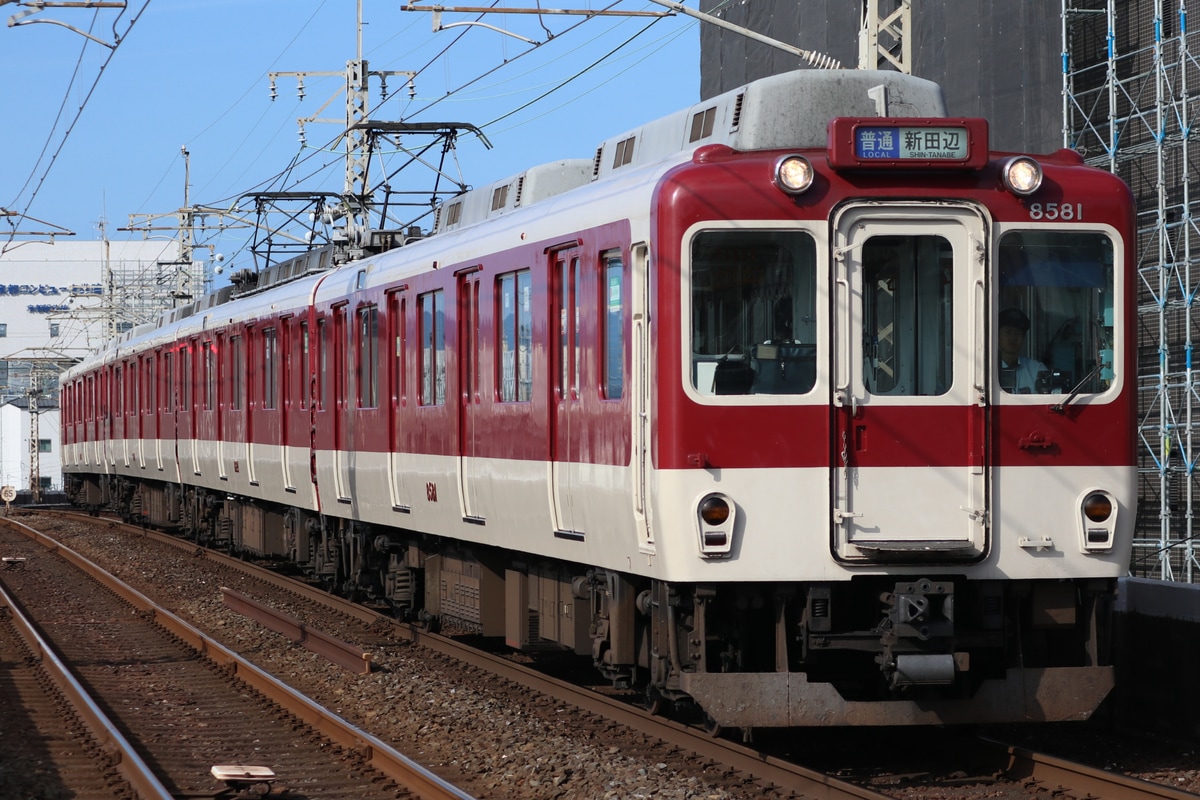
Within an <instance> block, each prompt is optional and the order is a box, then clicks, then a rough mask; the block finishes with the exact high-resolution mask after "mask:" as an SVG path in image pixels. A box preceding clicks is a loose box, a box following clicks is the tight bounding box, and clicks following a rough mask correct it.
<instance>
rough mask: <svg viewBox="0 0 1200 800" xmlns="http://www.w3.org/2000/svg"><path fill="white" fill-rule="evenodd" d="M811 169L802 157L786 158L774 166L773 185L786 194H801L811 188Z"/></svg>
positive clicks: (806, 160)
mask: <svg viewBox="0 0 1200 800" xmlns="http://www.w3.org/2000/svg"><path fill="white" fill-rule="evenodd" d="M812 182H813V167H812V164H810V163H808V159H807V158H805V157H804V156H786V157H785V158H781V159H780V160H779V163H777V164H776V165H775V185H776V186H778V187H779V188H780V189H783V190H784V191H785V192H787V193H788V194H801V193H802V192H806V191H808V187H810V186H812Z"/></svg>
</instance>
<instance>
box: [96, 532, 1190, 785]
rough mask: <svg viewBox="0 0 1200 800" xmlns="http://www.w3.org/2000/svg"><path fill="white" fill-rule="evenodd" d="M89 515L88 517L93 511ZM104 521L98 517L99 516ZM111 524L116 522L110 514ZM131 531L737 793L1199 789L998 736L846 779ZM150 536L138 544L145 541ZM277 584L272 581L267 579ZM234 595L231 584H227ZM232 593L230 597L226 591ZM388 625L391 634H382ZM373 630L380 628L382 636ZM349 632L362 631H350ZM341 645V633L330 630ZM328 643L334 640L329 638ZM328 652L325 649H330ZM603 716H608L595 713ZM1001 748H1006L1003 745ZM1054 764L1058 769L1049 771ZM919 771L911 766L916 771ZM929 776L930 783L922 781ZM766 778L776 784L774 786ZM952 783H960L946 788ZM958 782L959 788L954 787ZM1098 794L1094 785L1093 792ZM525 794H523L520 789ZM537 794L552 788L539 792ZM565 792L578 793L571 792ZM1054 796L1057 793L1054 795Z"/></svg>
mask: <svg viewBox="0 0 1200 800" xmlns="http://www.w3.org/2000/svg"><path fill="white" fill-rule="evenodd" d="M84 519H86V518H84ZM90 522H91V524H95V523H96V520H90ZM102 524H105V525H109V526H112V525H114V524H115V523H108V522H105V523H102ZM121 530H122V531H123V534H122V535H125V536H133V537H137V538H136V539H135V540H136V541H141V540H142V538H143V537H144V538H145V539H148V540H152V541H155V542H160V543H162V544H165V545H168V546H170V547H171V548H176V549H177V550H178V551H179V553H180V555H181V556H183V557H186V558H189V559H192V563H193V564H195V563H196V561H197V560H201V561H203V563H204V564H206V565H208V566H210V567H212V568H213V569H216V570H218V573H220V572H221V571H224V570H236V571H237V572H238V573H241V574H249V575H252V576H253V585H254V586H256V587H257V588H256V590H255V591H254V594H255V595H256V597H257V599H254V598H250V597H248V596H246V595H243V594H241V593H237V594H238V598H237V599H236V603H237V604H239V605H238V608H237V610H238V612H239V613H243V614H249V615H251V616H252V617H253V618H255V619H258V620H263V621H266V620H268V619H270V618H275V619H276V622H275V623H271V622H265V624H269V625H272V627H273V629H274V630H281V628H280V627H279V625H281V624H282V623H279V622H278V618H280V617H283V618H290V619H292V622H293V624H294V622H295V621H296V620H297V619H298V616H296V615H297V614H298V615H299V616H302V617H303V618H304V619H306V620H310V621H311V620H318V619H328V620H330V621H329V622H328V625H329V627H336V626H337V622H336V621H335V618H341V619H343V620H344V621H346V624H347V625H348V626H349V627H350V628H354V627H357V629H358V631H359V633H358V637H357V638H359V640H360V644H361V643H363V642H366V643H367V644H370V642H371V641H382V639H383V638H388V639H390V638H392V637H395V638H400V639H405V640H407V641H410V642H413V643H417V644H420V645H421V646H423V647H425V648H428V649H429V650H431V651H433V652H435V653H438V654H440V655H441V656H444V657H446V658H448V659H453V660H455V661H457V662H460V663H467V664H470V665H472V666H471V668H472V669H478V670H484V671H486V673H487V674H489V675H491V676H494V677H493V680H495V679H496V678H499V679H501V680H502V681H503V682H511V683H513V684H514V685H516V686H518V687H520V688H519V689H518V691H522V692H525V693H532V692H537V693H541V694H545V695H547V696H549V697H551V698H553V701H554V702H555V703H556V704H569V705H570V706H571V707H572V708H574V709H578V711H577V712H575V713H574V716H575V717H576V718H578V719H579V721H580V724H589V720H591V721H593V722H592V723H591V724H600V725H603V724H609V725H616V726H620V727H621V728H624V729H629V730H636V731H639V732H640V733H641V734H643V735H644V736H645V737H647V739H649V738H651V737H652V738H653V739H655V740H658V741H661V742H664V743H666V746H667V747H668V748H673V749H676V750H678V751H680V752H684V753H686V754H687V756H686V757H687V758H688V759H690V760H692V761H693V762H696V763H701V764H705V763H707V764H711V765H713V768H714V769H716V770H720V771H722V772H723V773H724V774H725V775H726V776H727V777H728V776H730V775H732V774H734V773H736V776H737V777H735V778H733V779H732V781H727V783H730V782H732V784H734V785H741V786H742V789H743V791H744V792H745V793H744V794H742V793H738V792H737V791H734V792H731V793H730V794H729V795H728V796H732V797H741V796H747V797H749V796H758V795H759V794H760V793H761V792H763V791H769V792H773V793H774V794H775V795H777V796H799V797H823V798H844V797H845V798H848V797H855V798H879V797H924V796H928V795H927V794H925V793H926V792H928V791H930V790H931V787H936V789H937V791H938V794H937V795H936V796H938V797H946V798H948V797H962V798H972V797H986V796H996V792H997V791H1009V792H1018V793H1020V794H1019V795H1018V796H1022V795H1024V796H1036V795H1039V794H1042V793H1043V792H1045V793H1050V794H1054V795H1065V796H1077V797H1085V796H1091V797H1122V798H1125V797H1156V798H1172V799H1173V800H1174V799H1177V798H1185V797H1194V795H1189V794H1187V793H1185V792H1180V791H1178V790H1174V789H1170V788H1169V787H1162V786H1159V785H1157V784H1149V783H1146V782H1143V781H1136V780H1132V779H1128V778H1125V777H1124V776H1121V775H1115V774H1112V773H1106V772H1104V771H1103V770H1094V769H1092V768H1089V767H1084V766H1082V765H1069V768H1064V765H1066V762H1062V761H1061V760H1060V759H1053V758H1051V757H1048V756H1038V755H1037V754H1032V753H1030V752H1029V751H1024V750H1021V749H1019V748H1013V747H1008V746H1004V747H1000V746H999V745H989V747H991V748H992V749H991V750H990V751H988V752H990V755H988V756H986V757H984V758H976V761H977V762H978V763H980V764H983V765H984V768H983V769H982V770H976V772H978V775H976V774H975V773H970V774H963V773H958V774H956V775H955V776H954V777H953V778H951V779H948V780H947V779H941V778H935V777H927V778H925V779H922V778H920V777H919V776H918V777H916V778H914V777H913V776H911V775H909V776H902V777H900V778H898V779H896V780H895V781H893V782H891V783H890V785H884V784H887V781H884V784H881V783H879V782H878V781H876V780H873V779H872V778H871V777H870V776H868V775H867V774H865V773H864V774H859V775H855V774H853V773H854V770H850V771H849V773H850V774H851V780H839V779H837V778H833V777H830V775H829V774H826V773H825V772H822V771H820V768H819V769H806V768H805V767H802V766H799V765H798V764H797V763H795V761H794V760H792V759H791V758H786V757H782V756H779V757H777V756H772V755H769V754H767V752H766V751H765V750H764V749H760V748H756V747H749V746H745V745H741V744H737V743H734V742H731V741H728V740H725V739H714V738H712V737H710V736H708V735H707V734H706V733H705V732H704V731H703V730H702V729H701V728H700V727H698V726H688V725H683V724H680V723H678V722H674V721H671V720H665V719H662V718H660V717H655V716H652V715H650V714H648V713H646V712H645V711H643V710H641V709H639V708H637V707H634V706H631V705H630V704H629V703H627V702H625V701H622V700H620V699H617V698H612V697H606V696H604V695H601V694H597V693H595V692H592V691H589V690H587V689H584V688H580V687H578V686H574V685H571V684H569V683H567V682H565V681H561V680H557V679H555V678H552V677H549V676H546V675H543V674H541V673H539V672H537V671H536V670H533V669H530V668H528V667H525V666H523V665H521V664H516V663H514V662H512V661H509V660H507V659H504V658H500V657H499V656H496V655H492V654H488V653H483V652H480V651H478V650H475V649H473V648H470V647H468V646H466V645H464V644H463V643H461V642H459V641H456V640H454V639H451V638H448V637H442V636H437V635H434V634H430V633H428V632H426V631H423V630H421V629H420V628H413V627H409V626H404V625H401V624H400V623H398V622H396V621H395V620H393V619H391V618H389V617H386V616H384V615H382V614H379V613H376V612H374V611H372V610H370V609H367V608H363V607H361V606H357V605H354V604H351V603H348V602H346V601H344V600H341V599H339V598H336V597H333V596H330V595H328V594H326V593H325V592H323V591H321V590H319V589H316V588H313V587H310V586H307V585H304V584H301V583H297V582H296V581H294V580H292V579H290V578H287V577H285V576H281V575H278V574H275V573H272V572H269V571H266V570H262V569H260V568H258V567H255V566H254V565H251V564H247V563H246V562H243V561H239V560H237V559H232V558H229V557H227V556H224V555H222V554H219V553H213V552H209V551H197V549H196V547H195V545H194V544H190V543H187V542H184V541H182V540H180V539H177V538H174V537H169V536H163V535H160V534H156V533H154V532H145V531H141V530H139V529H136V528H128V527H123V528H122V529H121ZM140 546H141V545H139V547H140ZM265 587H273V588H265ZM225 594H226V597H228V594H229V593H225ZM226 602H229V601H228V600H226ZM280 608H287V609H289V610H290V612H291V613H281V612H280V610H279V609H280ZM385 630H386V637H383V636H382V634H383V632H384V631H385ZM285 635H288V636H289V638H291V639H292V640H293V641H298V639H299V636H298V635H297V634H295V633H291V634H289V633H286V632H285ZM372 637H381V638H380V639H376V640H373V639H372ZM345 638H346V639H351V638H356V637H351V636H346V637H345ZM330 640H331V641H333V642H334V643H337V644H343V643H341V642H340V640H338V639H336V638H333V637H330ZM325 646H329V645H328V644H326V645H325ZM345 646H346V648H347V649H346V656H345V657H346V658H347V659H348V661H349V662H351V663H352V662H353V661H354V660H355V659H356V658H357V659H358V660H359V661H361V660H362V658H363V651H362V650H360V649H358V647H357V646H356V645H351V644H346V645H345ZM328 655H329V654H326V656H328ZM594 721H599V722H598V723H597V722H594ZM997 747H999V748H1000V749H996V748H997ZM1051 764H1054V765H1055V767H1054V770H1055V771H1054V772H1048V770H1049V769H1051V767H1050V765H1051ZM910 772H911V770H910ZM922 780H924V782H922ZM766 787H771V788H770V789H767V788H766ZM946 787H952V788H950V789H947V788H946ZM947 791H950V792H951V793H950V794H947V793H946V792H947ZM1089 793H1090V794H1089ZM517 796H520V795H517ZM528 796H545V795H540V794H538V793H536V792H534V793H531V794H530V795H528ZM558 796H564V797H566V796H584V795H571V794H570V793H569V792H567V793H560V794H559V795H558ZM1047 796H1049V795H1047Z"/></svg>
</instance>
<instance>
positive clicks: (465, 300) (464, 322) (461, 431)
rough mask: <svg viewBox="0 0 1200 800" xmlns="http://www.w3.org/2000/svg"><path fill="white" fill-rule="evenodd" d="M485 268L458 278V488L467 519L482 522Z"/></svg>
mask: <svg viewBox="0 0 1200 800" xmlns="http://www.w3.org/2000/svg"><path fill="white" fill-rule="evenodd" d="M480 270H481V267H468V268H466V269H464V270H460V271H459V272H458V273H456V274H457V277H458V326H459V327H458V371H459V375H458V388H459V414H458V487H459V493H460V494H459V503H460V505H461V506H462V516H463V519H465V520H467V521H469V522H476V523H482V522H483V515H482V513H481V512H480V509H479V498H478V483H479V480H480V474H479V472H480V468H479V458H480V453H479V440H480V438H481V435H482V434H481V432H480V431H479V430H478V424H479V419H480V417H481V410H480V387H479V378H480V375H479V284H480V275H481V272H480Z"/></svg>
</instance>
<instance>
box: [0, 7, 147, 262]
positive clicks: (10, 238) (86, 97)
mask: <svg viewBox="0 0 1200 800" xmlns="http://www.w3.org/2000/svg"><path fill="white" fill-rule="evenodd" d="M149 5H150V0H145V2H144V3H142V7H141V8H140V9H138V11H137V13H136V14H134V15H133V17H132V18H131V19H130V20H129V26H128V27H127V28H126V29H125V34H124V36H117V35H116V26H117V23H118V22H119V21H120V18H121V16H122V15H124V13H125V11H124V9H122V10H121V13H120V14H118V15H117V18H116V20H114V21H113V33H114V38H115V39H116V41H115V43H114V44H113V46H112V47H111V48H110V49H109V52H108V55H107V56H106V57H105V59H104V62H103V63H102V64H101V65H100V68H99V70H97V72H96V77H95V79H94V80H93V81H92V84H91V86H90V87H88V90H87V94H86V95H84V98H83V101H82V102H81V103H80V104H79V108H78V109H76V111H75V116H74V117H73V118H72V119H71V122H70V123H69V124H68V126H67V129H66V130H65V131H64V132H63V135H62V139H60V140H59V142H58V146H57V147H56V148H55V149H54V153H53V155H51V156H50V163H48V164H46V168H45V170H44V171H43V172H42V174H41V177H40V178H39V179H38V181H37V184H36V186H34V188H33V191H32V192H31V194H30V197H29V200H28V201H27V202H26V203H25V207H24V208H23V209H22V211H21V216H22V217H24V216H25V215H27V214H28V213H29V209H30V208H32V207H33V203H34V201H35V200H37V196H38V193H39V192H40V191H41V188H42V186H43V185H44V184H45V182H46V178H47V176H49V174H50V170H52V169H53V168H54V164H55V163H56V162H57V160H58V156H59V155H60V154H61V153H62V151H63V148H64V147H65V146H66V144H67V141H68V140H69V139H70V138H71V133H72V131H74V130H75V126H76V125H77V124H78V122H79V120H80V118H81V117H82V116H83V112H84V109H85V108H87V104H88V101H89V100H90V99H91V98H92V95H93V94H94V93H95V91H96V87H97V86H99V84H100V79H101V78H102V77H103V76H104V71H105V69H107V68H108V65H109V64H110V63H111V62H112V60H113V58H115V57H116V54H117V52H118V50H119V49H120V46H121V44H122V43H123V42H124V41H125V40H126V39H127V38H128V37H129V34H130V33H131V32H132V31H133V26H134V25H136V24H137V21H138V20H139V19H140V18H141V16H142V14H143V13H145V11H146V8H147V7H148V6H149ZM98 14H99V11H97V15H98ZM95 21H96V16H93V20H92V24H93V26H94V25H95ZM83 48H84V49H83V50H82V51H80V54H79V59H78V61H77V62H76V67H75V70H76V71H75V73H73V74H72V77H71V84H70V85H69V86H68V87H67V90H66V92H65V93H64V98H63V103H62V106H61V107H60V108H59V113H58V115H57V116H56V117H55V120H54V125H53V127H52V128H51V131H50V133H49V134H47V139H46V145H45V146H44V147H43V149H42V154H41V155H40V156H39V157H38V160H37V161H36V162H34V166H33V169H32V171H31V172H30V176H29V178H27V179H26V181H25V184H24V185H23V186H22V187H21V190H20V192H18V195H17V196H18V197H20V195H21V194H22V193H24V191H25V190H26V189H27V188H28V187H29V184H30V182H31V181H32V180H33V176H34V175H36V174H37V171H38V168H39V167H40V166H41V164H42V161H43V160H44V159H45V154H46V150H47V149H49V143H50V142H51V141H53V138H54V131H55V130H56V129H57V127H58V122H59V120H61V119H62V112H63V110H64V109H65V108H66V103H67V100H66V98H67V97H69V96H70V87H71V86H73V85H74V83H75V78H76V76H77V75H78V72H79V69H80V66H81V65H82V62H83V52H84V51H86V49H87V40H85V44H84V45H83ZM14 205H16V204H15V203H14ZM15 238H16V229H15V228H14V229H13V230H12V231H11V232H10V233H9V235H8V239H7V241H6V242H5V243H4V245H3V246H0V253H3V252H5V250H7V249H8V247H9V246H10V245H11V244H12V242H13V241H14V240H15Z"/></svg>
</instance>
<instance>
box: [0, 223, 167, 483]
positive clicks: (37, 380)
mask: <svg viewBox="0 0 1200 800" xmlns="http://www.w3.org/2000/svg"><path fill="white" fill-rule="evenodd" d="M178 252H179V244H178V242H176V241H174V240H154V241H119V242H110V241H87V242H75V241H70V242H68V241H62V240H61V239H60V240H59V241H57V242H55V243H48V242H8V243H4V246H3V247H2V248H0V485H11V486H14V487H16V488H17V489H18V490H27V489H29V483H30V468H29V465H30V450H29V438H30V419H29V412H28V405H29V397H30V390H31V389H33V390H35V391H37V392H38V393H39V394H40V395H41V400H40V401H39V407H41V406H44V405H49V406H52V408H41V410H40V412H39V414H38V440H39V442H38V447H39V453H38V462H39V470H38V474H39V476H40V478H41V483H42V484H43V485H46V484H48V485H49V486H51V487H53V488H61V486H62V462H61V456H60V446H61V442H60V440H61V436H60V430H59V413H58V375H59V373H60V372H61V371H62V370H63V369H64V368H65V367H67V366H69V365H71V364H73V363H75V362H76V361H78V360H79V359H81V358H83V357H84V356H85V355H87V354H88V353H90V352H93V351H95V350H97V349H99V348H100V347H101V346H102V345H103V344H104V343H105V342H106V341H107V340H108V339H109V338H111V337H112V336H114V335H115V334H117V333H120V332H123V331H126V330H129V329H130V328H132V327H134V326H135V325H138V324H140V323H142V322H145V321H148V320H150V319H152V318H154V317H155V316H157V315H158V314H159V313H160V312H162V311H163V310H165V309H168V308H171V307H172V306H173V305H174V302H175V293H176V292H177V290H178V281H177V274H178V273H179V264H178V261H177V259H178ZM47 440H49V441H48V443H47ZM45 448H48V449H45Z"/></svg>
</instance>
